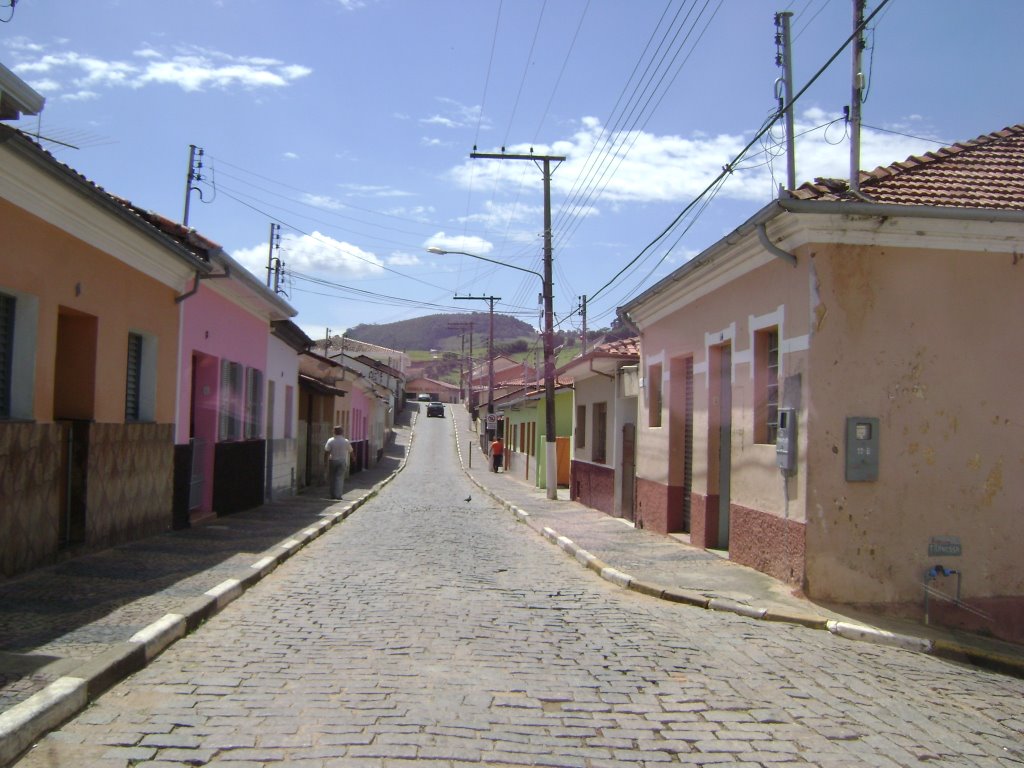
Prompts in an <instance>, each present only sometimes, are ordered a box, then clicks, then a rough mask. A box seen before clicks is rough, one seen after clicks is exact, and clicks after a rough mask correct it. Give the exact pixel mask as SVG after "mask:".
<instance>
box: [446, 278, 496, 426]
mask: <svg viewBox="0 0 1024 768" xmlns="http://www.w3.org/2000/svg"><path fill="white" fill-rule="evenodd" d="M455 298H456V299H458V300H459V301H486V302H487V303H488V304H489V305H490V313H489V319H488V322H487V416H488V418H487V420H486V422H485V426H484V432H485V434H486V435H487V445H490V444H491V441H492V440H493V439H494V426H493V424H492V421H493V420H492V418H491V416H492V415H493V414H494V302H496V301H501V296H456V297H455Z"/></svg>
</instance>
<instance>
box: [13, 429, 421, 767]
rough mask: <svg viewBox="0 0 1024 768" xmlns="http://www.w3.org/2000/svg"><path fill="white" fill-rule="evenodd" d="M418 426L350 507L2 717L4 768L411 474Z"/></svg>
mask: <svg viewBox="0 0 1024 768" xmlns="http://www.w3.org/2000/svg"><path fill="white" fill-rule="evenodd" d="M415 424H416V421H415V417H414V418H413V421H412V424H411V425H410V433H409V444H408V446H407V448H406V451H405V456H404V457H403V459H402V461H401V462H399V464H398V468H397V469H396V470H395V471H394V472H392V473H391V474H390V475H388V476H387V477H385V478H384V479H383V480H380V481H378V482H377V483H375V484H374V485H373V486H371V487H370V489H369V490H367V491H366V493H364V494H363V495H362V496H360V497H358V498H356V499H353V500H352V501H349V502H347V504H346V506H345V507H343V508H342V509H341V510H339V511H336V512H330V513H326V516H325V517H324V518H323V519H321V520H320V522H318V523H314V524H313V525H311V526H310V527H308V528H305V529H303V530H301V531H299V532H298V533H297V534H295V535H294V536H292V537H290V538H288V539H286V540H284V541H283V542H281V543H280V544H278V545H276V546H274V547H272V548H271V549H269V550H267V552H266V554H264V556H263V557H261V558H259V559H258V560H256V562H254V563H252V564H251V565H249V566H248V568H247V569H246V570H245V571H244V572H242V573H240V574H239V577H238V578H231V579H225V580H224V581H222V582H221V583H220V584H218V585H217V586H215V587H213V588H211V589H208V590H207V591H206V592H204V593H203V594H202V595H197V596H196V597H193V598H190V599H188V600H186V601H185V602H184V603H183V604H182V605H181V606H179V611H180V612H178V613H168V614H166V615H164V616H163V617H161V618H159V619H157V620H156V621H154V622H153V623H152V624H150V625H149V626H147V627H145V628H143V629H142V630H140V631H139V632H136V633H135V634H134V635H132V637H131V638H130V639H129V640H127V641H126V642H123V643H118V644H116V645H114V646H113V647H111V648H109V649H107V650H106V651H104V652H103V653H101V654H98V655H97V656H94V657H93V658H91V659H89V660H88V661H86V662H83V663H82V664H81V665H80V666H79V667H76V668H75V670H74V673H73V674H70V675H67V676H65V677H61V678H59V679H57V680H54V681H53V682H52V683H50V684H49V685H48V686H46V687H45V688H43V690H41V691H39V692H38V693H36V694H34V695H33V696H31V697H29V698H28V699H26V700H25V701H23V702H21V703H19V704H15V705H14V706H13V707H11V708H10V709H8V710H7V711H5V712H2V713H0V766H6V765H9V764H10V763H12V762H13V761H14V760H15V759H17V758H18V757H20V756H21V754H22V753H23V752H24V751H25V750H26V749H28V748H29V747H30V746H32V744H33V743H34V742H36V741H37V740H38V739H40V738H41V737H42V736H44V735H45V734H46V733H47V732H49V731H51V730H53V729H54V728H57V727H59V726H60V725H61V724H63V723H64V722H66V721H67V720H69V719H71V718H72V717H74V716H75V715H77V714H78V713H79V712H81V711H82V710H83V709H85V707H86V706H87V705H88V704H89V703H90V702H92V701H94V700H95V699H96V698H97V697H99V696H100V695H101V694H103V693H104V692H105V691H107V690H109V689H110V688H111V687H113V686H114V685H115V684H117V683H119V682H120V681H122V680H124V679H125V678H126V677H128V676H129V675H131V674H134V673H135V672H138V671H139V670H140V669H142V668H143V667H145V666H146V665H147V664H149V663H150V662H151V661H152V660H153V659H155V658H156V657H157V656H159V655H160V654H161V653H163V651H165V650H166V649H167V648H169V647H170V646H171V645H173V644H174V643H175V642H176V641H177V640H180V639H181V638H182V637H185V636H186V635H188V634H190V633H191V632H193V631H195V630H196V629H198V628H199V626H201V625H202V624H203V623H204V622H205V621H207V620H208V619H210V618H212V617H213V616H215V615H217V614H218V613H220V612H221V611H222V610H224V608H226V607H227V606H228V605H230V604H231V603H232V602H234V601H235V600H236V599H238V598H239V597H241V596H242V594H244V593H245V591H246V590H247V589H249V588H250V587H251V586H253V585H254V584H256V583H258V582H259V581H261V580H262V579H263V578H264V577H266V576H268V575H269V574H271V573H272V572H273V571H274V570H275V569H276V568H277V566H279V565H280V564H281V563H283V562H284V561H285V560H287V559H288V558H289V557H291V556H292V555H294V554H295V553H296V552H298V551H299V550H300V549H302V548H303V547H305V546H306V545H307V544H309V543H310V542H311V541H313V540H314V539H316V538H318V537H319V536H321V535H322V534H323V533H325V532H326V531H327V530H328V529H329V528H332V527H333V526H335V525H337V524H338V523H340V522H341V521H343V520H344V519H345V518H347V517H349V516H350V515H351V514H352V513H353V512H355V511H356V510H357V509H359V508H360V507H361V506H363V505H364V504H365V503H366V502H368V501H369V500H370V499H372V498H373V497H374V496H376V495H377V494H378V493H379V492H380V490H381V489H382V488H384V486H386V485H387V484H388V483H390V482H391V481H392V480H394V479H395V477H397V475H398V473H399V472H401V471H402V470H403V469H405V466H406V464H407V463H408V461H409V454H410V452H411V451H412V444H413V438H414V437H415V434H416V433H415Z"/></svg>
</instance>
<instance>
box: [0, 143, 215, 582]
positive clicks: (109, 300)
mask: <svg viewBox="0 0 1024 768" xmlns="http://www.w3.org/2000/svg"><path fill="white" fill-rule="evenodd" d="M0 241H2V242H3V243H4V247H3V249H2V251H0V265H2V269H0V572H2V573H3V574H4V575H10V574H13V573H17V572H21V571H25V570H27V569H30V568H33V567H35V566H38V565H41V564H44V563H49V562H53V561H54V560H55V559H57V558H59V557H64V556H67V555H70V554H73V553H75V552H77V551H81V550H87V549H96V548H102V547H107V546H111V545H113V544H116V543H119V542H123V541H126V540H128V539H131V538H137V537H141V536H145V535H149V534H152V533H156V532H160V531H163V530H166V529H167V528H169V527H170V525H171V497H172V479H173V463H174V412H175V394H176V389H175V385H174V382H175V376H176V373H177V365H178V316H179V313H178V304H177V302H176V301H175V298H176V297H177V296H179V295H180V294H181V293H182V292H183V290H184V289H185V287H186V286H187V285H188V283H189V281H190V280H191V279H192V278H193V277H194V276H195V275H196V274H205V273H206V272H208V271H209V266H208V265H207V264H206V263H204V262H203V261H202V260H200V259H198V258H196V256H195V255H194V254H193V253H192V252H190V251H189V250H188V249H187V248H184V247H182V246H181V245H180V244H179V243H176V242H174V241H173V240H171V239H170V238H167V237H165V236H164V235H163V234H162V233H160V232H159V231H157V230H156V229H154V228H153V227H151V226H150V225H149V224H147V223H145V222H144V221H142V220H141V219H139V218H138V217H137V216H135V215H133V214H132V213H131V212H130V211H129V210H128V209H126V208H125V207H124V206H123V205H121V204H120V202H119V201H118V200H117V199H115V198H113V197H111V196H110V195H108V194H107V193H106V192H104V191H103V190H102V189H100V188H99V187H97V186H95V185H94V184H92V183H91V182H89V181H88V180H87V179H85V178H84V177H82V176H80V175H79V174H77V173H76V172H75V171H73V170H72V169H70V168H69V167H67V166H65V165H63V164H62V163H60V162H58V161H57V160H56V159H54V158H53V157H52V156H51V155H50V154H49V153H47V152H46V151H44V150H43V149H42V148H40V147H39V146H38V145H37V144H36V143H35V142H34V141H33V140H32V139H31V138H29V137H28V136H26V135H24V134H22V133H21V132H19V131H16V130H13V129H11V128H9V127H7V126H3V125H0Z"/></svg>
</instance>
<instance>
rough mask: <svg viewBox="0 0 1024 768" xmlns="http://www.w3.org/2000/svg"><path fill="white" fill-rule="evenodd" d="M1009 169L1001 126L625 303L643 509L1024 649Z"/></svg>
mask: <svg viewBox="0 0 1024 768" xmlns="http://www.w3.org/2000/svg"><path fill="white" fill-rule="evenodd" d="M1022 168H1024V126H1014V127H1012V128H1009V129H1006V130H1003V131H999V132H997V133H993V134H989V135H986V136H981V137H979V138H978V139H976V140H973V141H968V142H964V143H962V144H957V145H954V146H952V147H949V148H947V149H943V150H940V151H937V152H934V153H929V154H928V155H926V156H924V157H919V158H910V159H909V160H907V161H906V162H902V163H897V164H894V165H892V166H889V167H886V168H879V169H876V170H875V171H873V172H872V173H861V175H860V182H861V192H862V193H863V194H862V195H861V196H855V195H853V194H851V193H850V191H849V190H848V188H847V186H846V184H845V182H838V181H835V180H819V181H818V182H817V183H814V184H807V185H804V186H803V187H801V188H799V189H798V190H795V191H794V192H791V193H790V194H789V195H786V196H784V197H783V198H782V199H780V200H776V201H774V202H772V203H771V204H769V205H767V206H766V207H765V208H763V209H762V210H761V211H759V212H758V213H757V214H756V215H754V216H753V217H752V218H751V219H750V220H748V221H747V222H746V223H744V224H743V225H742V226H740V227H739V228H737V229H736V230H735V231H734V232H733V233H731V234H730V235H728V236H727V237H725V238H724V239H722V240H720V241H719V242H717V243H716V244H714V245H713V246H711V247H710V248H708V249H707V250H706V251H704V252H703V253H701V254H700V255H698V256H697V257H695V258H694V259H693V260H692V261H690V262H689V263H687V264H685V265H684V266H683V267H681V268H680V269H678V270H676V271H675V272H674V273H672V274H671V275H669V276H668V277H666V278H665V279H664V280H662V281H661V282H659V283H657V284H656V285H654V286H653V287H651V288H650V289H649V290H647V291H645V292H644V293H643V294H641V295H640V296H638V297H636V298H635V299H633V300H631V301H630V302H629V303H628V304H626V305H625V306H623V307H621V308H620V310H619V313H620V317H621V318H622V319H623V320H625V321H626V322H628V323H630V324H631V325H633V326H634V327H635V328H637V329H638V331H639V333H640V335H641V347H642V359H641V365H640V375H641V377H642V379H641V389H640V398H639V424H640V426H639V430H638V441H637V455H638V458H637V505H636V514H637V517H638V519H639V520H640V521H641V522H642V523H643V524H645V525H646V526H647V527H649V528H655V529H657V530H660V531H666V532H668V531H683V532H686V531H688V532H689V533H690V536H691V541H692V543H694V544H696V545H698V546H701V547H708V548H718V549H724V550H728V554H729V557H730V558H731V559H733V560H736V561H738V562H740V563H743V564H746V565H749V566H752V567H754V568H757V569H759V570H762V571H764V572H766V573H769V574H771V575H773V576H776V577H778V578H781V579H784V580H786V581H788V582H790V583H792V584H793V585H795V586H797V587H800V588H802V589H803V590H804V591H805V592H806V593H807V594H808V595H809V596H810V597H812V598H814V599H820V600H825V601H837V602H842V603H848V604H865V605H871V606H873V607H876V608H885V609H887V610H892V611H894V612H899V613H902V614H904V615H908V616H914V617H922V616H923V614H924V609H925V598H926V596H927V597H928V598H929V611H930V614H931V615H930V617H929V618H930V619H931V620H932V621H933V622H938V621H941V622H943V623H946V624H950V625H956V626H962V627H969V628H973V629H981V630H985V631H988V632H991V633H992V634H994V635H996V636H1000V637H1004V638H1011V639H1015V640H1018V641H1020V640H1024V569H1022V568H1021V567H1020V553H1021V543H1022V542H1024V516H1022V515H1021V499H1022V498H1024V471H1022V468H1024V447H1022V446H1024V439H1022V429H1024V400H1022V399H1021V397H1020V389H1021V385H1020V382H1021V381H1024V355H1022V354H1020V349H1021V344H1020V329H1021V328H1022V327H1024V301H1022V300H1021V285H1022V281H1024V255H1022V253H1024V251H1022V243H1024V170H1022ZM958 589H959V599H958V596H957V591H958Z"/></svg>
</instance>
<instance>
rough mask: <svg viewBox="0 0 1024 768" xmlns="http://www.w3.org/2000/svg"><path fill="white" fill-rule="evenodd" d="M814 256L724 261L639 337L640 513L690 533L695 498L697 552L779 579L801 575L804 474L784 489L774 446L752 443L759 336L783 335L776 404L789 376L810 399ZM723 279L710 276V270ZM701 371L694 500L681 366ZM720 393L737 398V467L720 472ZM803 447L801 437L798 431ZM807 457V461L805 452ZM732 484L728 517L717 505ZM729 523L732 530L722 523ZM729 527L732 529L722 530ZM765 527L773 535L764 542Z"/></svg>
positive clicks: (655, 523)
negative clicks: (722, 555)
mask: <svg viewBox="0 0 1024 768" xmlns="http://www.w3.org/2000/svg"><path fill="white" fill-rule="evenodd" d="M808 261H809V259H801V260H800V265H799V266H797V267H793V266H790V265H789V264H788V263H785V262H783V261H780V260H778V259H773V258H771V257H765V258H761V259H759V260H755V261H754V263H753V264H750V265H749V266H748V267H740V266H737V265H730V264H728V263H724V262H723V263H722V264H719V265H717V266H711V267H708V271H709V275H708V276H707V279H706V280H705V281H704V282H703V283H701V284H700V287H698V286H694V288H693V289H691V290H690V291H689V292H688V295H687V293H685V292H684V293H681V294H680V295H679V296H678V300H677V301H676V302H675V303H673V304H670V305H668V306H667V307H666V309H665V310H664V311H663V312H662V313H661V315H660V316H659V317H657V318H656V319H654V320H653V321H652V322H651V323H650V324H649V325H647V326H645V327H644V329H643V334H642V344H641V346H642V357H641V368H640V375H641V376H642V377H643V379H644V386H643V388H642V390H641V393H640V397H639V398H638V401H639V402H638V406H639V413H638V425H639V426H638V434H637V516H638V518H639V519H640V520H641V521H642V524H643V525H645V526H646V527H649V528H652V529H654V530H658V531H661V532H671V531H681V530H685V528H686V524H685V520H684V499H685V497H687V495H688V496H689V500H690V522H689V531H690V534H691V538H692V540H693V541H694V543H695V544H697V545H698V546H710V547H722V548H724V547H726V546H727V547H728V549H729V551H730V558H731V559H734V560H737V561H738V562H742V563H744V564H747V565H752V566H754V567H758V568H760V569H761V570H764V571H766V572H768V573H771V575H773V576H776V577H777V578H783V579H786V580H788V581H791V582H795V583H800V581H801V580H802V578H803V561H802V556H803V543H802V542H803V541H804V532H803V523H804V521H805V519H806V491H805V488H806V482H807V478H806V473H805V472H798V473H797V475H796V477H794V478H792V479H790V480H789V481H788V482H786V483H785V484H784V481H783V478H782V475H781V474H780V472H779V470H778V469H777V467H776V455H775V445H774V444H768V443H757V442H755V387H754V376H755V365H754V363H755V352H754V348H755V338H756V333H757V332H758V331H762V330H764V329H766V328H771V327H777V328H778V331H779V345H780V354H779V383H780V390H781V392H780V402H782V399H783V398H784V397H785V391H784V390H785V383H786V378H787V377H791V376H795V375H800V376H801V382H800V388H801V389H802V391H803V396H804V398H806V396H807V392H808V390H809V382H808V381H807V377H806V367H807V360H806V358H807V352H806V350H807V346H808V342H809V336H808V333H809V318H810V309H809V295H810V290H809V285H810V283H809V281H810V274H809V268H808ZM716 269H717V270H718V271H719V272H720V273H721V274H720V276H718V277H717V278H713V277H711V275H710V273H711V271H712V270H716ZM726 344H727V345H729V349H730V350H731V365H730V366H729V367H728V370H727V371H726V372H725V375H724V377H722V378H721V381H720V377H719V375H718V371H717V370H716V368H717V361H718V360H719V350H720V349H721V346H722V345H726ZM687 358H692V364H693V421H692V443H693V444H692V452H691V455H692V483H691V487H690V489H689V494H687V489H686V487H685V475H684V472H685V463H684V457H685V455H686V450H687V447H686V446H685V445H684V434H685V423H684V412H685V400H686V386H685V382H684V370H685V367H684V366H685V361H686V359H687ZM658 366H660V370H661V377H660V385H661V398H662V407H661V419H660V426H653V424H655V423H656V420H652V418H651V399H652V393H653V392H654V388H653V386H652V385H653V383H654V382H652V380H651V377H652V375H653V371H655V370H657V367H658ZM723 387H728V391H729V392H730V393H731V400H732V409H731V429H730V430H728V435H729V437H730V440H731V451H730V452H729V472H728V473H723V472H721V471H720V470H721V467H720V465H719V459H718V457H719V449H720V436H719V412H720V408H721V403H722V396H723V389H722V388H723ZM798 434H799V435H801V440H805V439H806V437H805V436H803V432H802V431H799V432H798ZM799 455H803V454H802V452H801V453H800V454H799ZM726 478H728V496H729V499H730V503H729V507H728V513H729V515H728V518H726V519H725V520H723V513H724V511H725V510H724V508H723V509H719V504H720V501H721V497H722V490H723V488H722V484H724V482H725V480H726ZM726 522H727V523H728V524H727V525H726ZM723 529H724V533H723ZM766 531H770V532H771V533H772V534H773V535H772V536H770V537H769V538H767V539H766V537H765V534H766Z"/></svg>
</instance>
